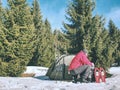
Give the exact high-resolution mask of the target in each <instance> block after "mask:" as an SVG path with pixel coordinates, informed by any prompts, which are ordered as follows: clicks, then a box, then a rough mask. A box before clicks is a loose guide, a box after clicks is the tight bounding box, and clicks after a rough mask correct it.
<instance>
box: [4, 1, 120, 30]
mask: <svg viewBox="0 0 120 90" xmlns="http://www.w3.org/2000/svg"><path fill="white" fill-rule="evenodd" d="M2 1H3V0H2ZM27 1H28V3H31V2H32V1H33V0H27ZM38 1H39V4H40V9H41V14H42V16H43V19H45V18H47V19H48V20H49V22H50V24H51V26H52V29H60V28H61V27H62V22H63V21H65V20H66V19H65V14H66V13H65V10H66V7H67V3H68V1H69V0H38ZM3 4H6V0H4V2H3ZM94 14H98V15H102V16H103V17H105V18H106V26H107V23H108V21H109V19H112V20H113V22H114V23H115V25H116V26H117V27H119V28H120V0H96V8H95V11H94Z"/></svg>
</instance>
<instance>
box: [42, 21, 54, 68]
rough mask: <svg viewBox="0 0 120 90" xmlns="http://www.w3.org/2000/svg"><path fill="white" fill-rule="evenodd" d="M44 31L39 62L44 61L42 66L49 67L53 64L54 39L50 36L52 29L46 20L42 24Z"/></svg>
mask: <svg viewBox="0 0 120 90" xmlns="http://www.w3.org/2000/svg"><path fill="white" fill-rule="evenodd" d="M44 27H45V31H44V32H43V33H44V39H43V43H42V44H43V48H42V49H43V51H42V52H41V54H42V57H41V60H42V61H44V66H46V67H49V66H50V64H51V63H52V62H53V60H54V58H55V55H54V43H53V41H54V39H53V34H52V29H51V25H50V23H49V21H48V20H47V19H46V20H45V22H44Z"/></svg>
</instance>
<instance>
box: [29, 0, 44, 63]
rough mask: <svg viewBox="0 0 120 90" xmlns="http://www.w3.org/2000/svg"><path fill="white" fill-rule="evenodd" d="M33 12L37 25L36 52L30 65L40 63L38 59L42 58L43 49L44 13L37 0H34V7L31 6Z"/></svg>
mask: <svg viewBox="0 0 120 90" xmlns="http://www.w3.org/2000/svg"><path fill="white" fill-rule="evenodd" d="M31 14H32V16H33V22H34V26H35V38H34V41H35V42H34V48H35V50H34V53H33V57H32V59H31V60H30V62H29V64H28V65H40V64H38V61H39V60H40V58H41V56H40V55H41V54H42V53H41V51H40V48H41V47H40V45H42V42H41V40H42V38H43V37H44V36H43V35H42V34H43V28H44V26H43V21H42V15H41V11H40V5H39V3H38V1H37V0H34V1H33V4H32V8H31Z"/></svg>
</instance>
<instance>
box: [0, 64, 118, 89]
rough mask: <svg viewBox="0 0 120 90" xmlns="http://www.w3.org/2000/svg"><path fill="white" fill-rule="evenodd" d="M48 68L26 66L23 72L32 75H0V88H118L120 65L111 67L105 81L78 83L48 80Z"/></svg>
mask: <svg viewBox="0 0 120 90" xmlns="http://www.w3.org/2000/svg"><path fill="white" fill-rule="evenodd" d="M47 70H48V68H45V67H35V66H28V67H27V70H26V71H25V72H24V73H35V76H34V77H0V90H120V85H119V84H120V67H112V68H110V70H109V72H110V73H111V74H113V76H112V77H111V78H107V79H106V83H80V82H78V83H77V84H74V83H72V82H67V81H57V80H49V79H48V77H46V76H45V74H46V72H47Z"/></svg>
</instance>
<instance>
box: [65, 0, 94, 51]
mask: <svg viewBox="0 0 120 90" xmlns="http://www.w3.org/2000/svg"><path fill="white" fill-rule="evenodd" d="M94 6H95V3H94V1H93V0H72V1H71V3H70V4H69V7H68V9H67V11H66V13H67V15H66V19H67V20H68V21H69V23H68V24H67V23H64V28H65V30H66V33H67V37H68V39H69V40H70V49H69V50H70V51H69V52H72V53H77V52H78V51H80V50H81V49H83V48H86V49H89V47H88V46H87V44H86V42H85V41H86V40H87V43H89V40H90V39H89V29H90V23H91V20H92V11H93V9H94ZM88 45H89V44H88Z"/></svg>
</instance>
